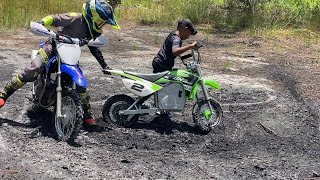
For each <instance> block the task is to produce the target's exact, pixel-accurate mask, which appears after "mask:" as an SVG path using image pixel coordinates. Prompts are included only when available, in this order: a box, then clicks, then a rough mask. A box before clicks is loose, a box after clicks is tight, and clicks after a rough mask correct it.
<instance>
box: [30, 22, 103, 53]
mask: <svg viewBox="0 0 320 180" xmlns="http://www.w3.org/2000/svg"><path fill="white" fill-rule="evenodd" d="M30 28H31V32H32V33H33V34H35V35H38V36H45V37H49V38H53V39H55V40H57V41H58V42H62V43H68V44H77V45H79V46H84V45H88V46H93V47H103V46H106V45H107V44H108V39H107V38H106V37H103V36H100V37H98V38H96V39H94V40H90V41H89V40H88V39H86V38H71V37H70V36H67V35H63V34H59V33H55V32H53V31H50V30H48V29H47V28H46V27H44V26H43V25H42V24H39V23H36V22H30Z"/></svg>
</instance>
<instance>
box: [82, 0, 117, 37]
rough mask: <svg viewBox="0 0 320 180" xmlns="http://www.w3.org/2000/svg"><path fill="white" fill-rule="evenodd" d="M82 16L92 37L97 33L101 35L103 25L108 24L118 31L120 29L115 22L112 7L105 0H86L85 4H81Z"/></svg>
mask: <svg viewBox="0 0 320 180" xmlns="http://www.w3.org/2000/svg"><path fill="white" fill-rule="evenodd" d="M82 15H83V17H84V18H85V20H86V22H87V24H88V28H89V31H90V34H91V36H92V37H94V36H95V34H97V33H98V34H101V33H102V29H101V28H102V27H103V25H105V24H110V25H111V26H112V27H113V28H115V29H118V30H120V29H121V28H120V26H119V25H118V24H117V22H116V20H115V17H114V13H113V9H112V7H111V6H110V5H109V4H108V3H107V2H105V0H88V1H87V3H83V7H82Z"/></svg>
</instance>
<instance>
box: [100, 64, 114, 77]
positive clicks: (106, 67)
mask: <svg viewBox="0 0 320 180" xmlns="http://www.w3.org/2000/svg"><path fill="white" fill-rule="evenodd" d="M107 70H112V68H111V67H110V66H108V65H106V66H105V67H103V69H102V72H103V74H107V75H111V73H110V72H108V71H107Z"/></svg>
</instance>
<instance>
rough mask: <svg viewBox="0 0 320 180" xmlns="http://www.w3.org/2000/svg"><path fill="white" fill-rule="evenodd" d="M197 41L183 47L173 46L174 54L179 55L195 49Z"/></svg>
mask: <svg viewBox="0 0 320 180" xmlns="http://www.w3.org/2000/svg"><path fill="white" fill-rule="evenodd" d="M196 44H197V42H196V41H194V42H193V43H192V44H188V45H186V46H182V47H173V48H172V53H173V55H174V56H179V55H180V54H182V53H184V52H186V51H188V50H190V49H193V48H195V46H196Z"/></svg>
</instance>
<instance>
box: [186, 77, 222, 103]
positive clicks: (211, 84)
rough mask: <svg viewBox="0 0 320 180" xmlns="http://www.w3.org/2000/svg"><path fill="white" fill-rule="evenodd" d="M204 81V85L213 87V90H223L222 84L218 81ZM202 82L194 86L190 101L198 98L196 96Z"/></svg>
mask: <svg viewBox="0 0 320 180" xmlns="http://www.w3.org/2000/svg"><path fill="white" fill-rule="evenodd" d="M203 81H204V85H205V86H209V87H211V88H213V89H216V90H220V89H221V87H220V84H219V83H218V82H217V81H215V80H213V79H203ZM200 82H201V81H200V80H199V81H198V82H197V83H196V84H195V85H194V86H193V88H192V91H191V93H190V95H189V99H194V98H195V97H196V94H197V92H198V89H199V85H200Z"/></svg>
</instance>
